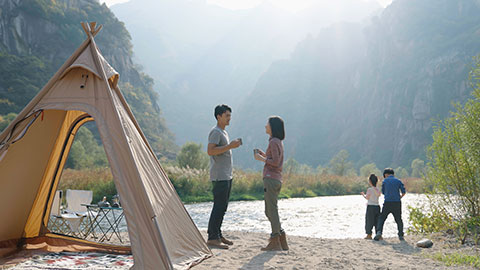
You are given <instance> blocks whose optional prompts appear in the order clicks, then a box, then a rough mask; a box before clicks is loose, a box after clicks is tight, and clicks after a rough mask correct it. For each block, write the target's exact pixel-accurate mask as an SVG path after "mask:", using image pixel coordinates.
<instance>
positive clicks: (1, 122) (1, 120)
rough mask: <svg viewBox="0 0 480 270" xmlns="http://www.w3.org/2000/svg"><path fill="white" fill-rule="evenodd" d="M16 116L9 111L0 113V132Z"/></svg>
mask: <svg viewBox="0 0 480 270" xmlns="http://www.w3.org/2000/svg"><path fill="white" fill-rule="evenodd" d="M15 117H17V114H16V113H9V114H7V115H0V132H2V131H3V130H4V129H5V128H6V127H7V126H8V125H10V123H11V122H12V121H13V119H15Z"/></svg>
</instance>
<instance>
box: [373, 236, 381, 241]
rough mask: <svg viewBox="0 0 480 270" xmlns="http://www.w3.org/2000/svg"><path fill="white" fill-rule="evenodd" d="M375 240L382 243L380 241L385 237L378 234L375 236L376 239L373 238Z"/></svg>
mask: <svg viewBox="0 0 480 270" xmlns="http://www.w3.org/2000/svg"><path fill="white" fill-rule="evenodd" d="M373 240H375V241H380V240H383V237H382V235H381V234H377V235H375V237H374V238H373Z"/></svg>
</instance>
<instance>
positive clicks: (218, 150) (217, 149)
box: [207, 140, 240, 156]
mask: <svg viewBox="0 0 480 270" xmlns="http://www.w3.org/2000/svg"><path fill="white" fill-rule="evenodd" d="M239 146H240V141H239V140H234V141H232V142H231V143H229V144H227V145H223V146H217V145H216V144H214V143H209V144H208V146H207V154H208V155H209V156H216V155H220V154H223V153H225V152H227V151H228V150H230V149H234V148H237V147H239Z"/></svg>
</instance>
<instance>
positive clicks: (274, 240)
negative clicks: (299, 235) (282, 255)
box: [261, 235, 282, 251]
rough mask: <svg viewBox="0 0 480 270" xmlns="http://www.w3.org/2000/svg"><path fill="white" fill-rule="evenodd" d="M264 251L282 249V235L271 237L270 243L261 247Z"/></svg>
mask: <svg viewBox="0 0 480 270" xmlns="http://www.w3.org/2000/svg"><path fill="white" fill-rule="evenodd" d="M261 250H262V251H270V250H272V251H274V250H275V251H278V250H282V244H280V235H277V236H274V237H271V238H270V239H269V242H268V245H267V246H266V247H264V248H261Z"/></svg>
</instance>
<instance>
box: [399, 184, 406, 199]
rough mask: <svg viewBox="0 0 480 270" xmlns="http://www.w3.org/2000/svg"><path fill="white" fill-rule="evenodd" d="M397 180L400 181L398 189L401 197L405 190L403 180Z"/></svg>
mask: <svg viewBox="0 0 480 270" xmlns="http://www.w3.org/2000/svg"><path fill="white" fill-rule="evenodd" d="M399 181H400V191H401V194H400V199H401V198H403V196H405V194H406V193H407V191H406V190H405V185H403V182H402V181H401V180H399Z"/></svg>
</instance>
